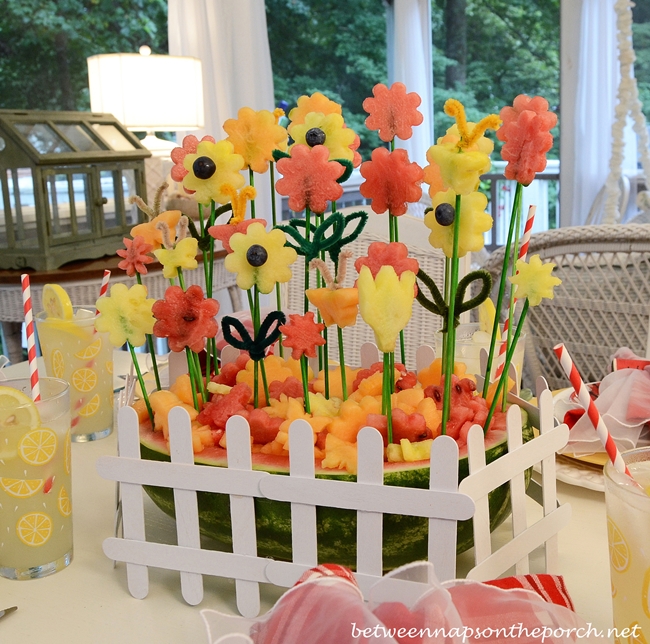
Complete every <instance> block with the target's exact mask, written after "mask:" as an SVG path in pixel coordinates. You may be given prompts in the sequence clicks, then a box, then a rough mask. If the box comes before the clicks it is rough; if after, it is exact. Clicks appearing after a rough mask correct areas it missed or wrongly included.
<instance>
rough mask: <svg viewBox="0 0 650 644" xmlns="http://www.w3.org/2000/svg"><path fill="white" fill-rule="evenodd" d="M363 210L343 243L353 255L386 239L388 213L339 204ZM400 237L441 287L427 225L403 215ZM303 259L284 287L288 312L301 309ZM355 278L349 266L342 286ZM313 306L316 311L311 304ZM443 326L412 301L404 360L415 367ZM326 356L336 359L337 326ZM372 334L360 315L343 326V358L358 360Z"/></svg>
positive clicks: (438, 255) (441, 267) (439, 262)
mask: <svg viewBox="0 0 650 644" xmlns="http://www.w3.org/2000/svg"><path fill="white" fill-rule="evenodd" d="M359 210H365V211H366V212H369V213H370V217H369V219H368V224H367V225H366V227H365V228H364V230H363V232H362V234H361V235H360V236H359V238H358V239H356V240H355V241H354V242H352V243H351V244H349V245H347V246H346V249H350V250H351V251H352V253H353V257H354V258H357V257H361V256H363V255H367V253H368V246H369V244H371V243H372V242H374V241H384V242H385V241H388V221H387V219H388V218H387V216H386V215H382V216H378V215H376V214H375V213H373V212H372V211H371V210H370V209H369V207H368V206H353V207H350V208H342V209H341V212H342V213H344V214H348V213H350V212H358V211H359ZM399 234H400V241H401V242H403V243H404V244H406V246H407V247H408V249H409V256H410V257H414V258H415V259H417V260H418V262H419V263H420V267H421V268H422V269H423V270H424V271H426V272H427V273H428V274H429V275H430V276H431V277H432V278H433V279H434V280H435V282H436V284H437V285H438V287H439V288H441V289H442V287H443V284H444V274H445V256H444V254H443V253H442V251H439V250H437V249H435V248H432V247H431V246H430V245H429V243H428V237H429V229H428V228H427V227H426V226H425V225H424V222H423V221H422V219H419V218H417V217H412V216H410V215H403V216H401V217H400V218H399ZM468 265H469V255H468V256H467V257H466V258H464V261H462V263H461V267H460V273H461V275H464V274H465V272H466V271H467V266H468ZM303 267H304V261H303V258H302V257H299V258H298V261H297V262H296V264H294V267H293V274H294V278H293V279H292V280H291V282H289V284H288V288H286V289H285V293H284V295H285V299H284V307H283V308H284V310H285V311H288V312H294V313H296V312H300V313H302V311H303V308H304V291H303V280H302V277H301V276H302V275H303V274H304V268H303ZM356 278H357V272H356V271H355V270H354V268H353V267H352V266H350V267H349V268H348V272H347V275H346V279H345V282H344V285H345V286H352V285H353V283H354V281H355V280H356ZM314 281H315V278H314V275H313V274H312V277H311V284H312V288H313V287H314ZM311 309H312V310H314V311H315V309H314V308H313V307H311ZM441 326H442V319H441V318H440V317H438V316H436V315H433V314H432V313H430V312H429V311H427V310H426V309H424V308H423V307H422V306H420V305H419V304H418V303H417V302H414V304H413V315H412V317H411V320H410V322H409V323H408V325H407V327H406V329H405V331H404V337H405V350H406V364H407V366H408V368H409V369H415V366H416V364H415V352H416V351H417V348H418V347H419V346H421V345H424V344H428V345H430V346H435V340H434V338H435V334H436V332H437V331H438V330H439V329H440V328H441ZM328 332H329V336H328V346H329V356H330V359H331V360H333V361H336V362H338V342H337V337H336V328H335V327H330V328H329V329H328ZM374 341H375V336H374V333H373V331H372V329H371V328H370V327H369V326H368V325H367V324H365V323H364V322H363V321H362V320H361V318H360V317H358V318H357V324H356V325H354V326H352V327H347V328H345V329H343V342H344V346H345V355H346V362H349V364H350V365H354V364H358V360H359V355H358V352H359V349H360V347H361V345H362V344H364V343H365V342H374ZM396 357H397V360H398V361H399V360H400V354H399V348H398V349H397V351H396Z"/></svg>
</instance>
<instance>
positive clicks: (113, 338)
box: [95, 283, 156, 347]
mask: <svg viewBox="0 0 650 644" xmlns="http://www.w3.org/2000/svg"><path fill="white" fill-rule="evenodd" d="M155 301H156V300H155V299H153V298H150V299H147V287H146V286H143V285H142V284H134V285H133V286H132V287H131V288H127V286H126V284H122V283H118V284H114V285H113V286H112V287H111V290H110V295H109V296H105V297H100V298H99V299H98V300H97V305H96V306H97V310H98V311H99V314H100V315H99V317H98V318H97V321H96V322H95V327H96V329H97V330H98V331H99V332H101V333H108V334H109V340H110V342H111V344H112V345H113V346H116V347H121V346H122V345H123V344H124V343H125V342H129V343H130V344H132V345H133V346H134V347H139V346H141V345H143V344H144V342H145V339H146V338H145V335H146V334H147V333H151V332H152V331H153V325H154V323H155V321H156V320H155V318H154V317H153V315H152V313H151V307H152V306H153V304H154V302H155Z"/></svg>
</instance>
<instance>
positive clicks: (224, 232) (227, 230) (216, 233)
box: [208, 219, 266, 253]
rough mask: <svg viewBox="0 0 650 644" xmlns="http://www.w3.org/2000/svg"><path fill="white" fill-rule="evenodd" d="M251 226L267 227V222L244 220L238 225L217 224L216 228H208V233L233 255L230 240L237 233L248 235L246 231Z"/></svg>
mask: <svg viewBox="0 0 650 644" xmlns="http://www.w3.org/2000/svg"><path fill="white" fill-rule="evenodd" d="M251 224H262V226H264V227H266V220H265V219H244V221H240V222H239V223H236V224H217V225H216V226H210V228H208V232H209V233H210V235H212V237H214V238H215V239H218V240H219V241H220V242H221V243H222V244H223V247H224V249H225V250H226V252H228V253H232V252H233V251H232V248H231V247H230V238H231V237H232V236H233V235H234V234H235V233H242V234H244V235H245V234H246V231H247V230H248V227H249V226H250V225H251Z"/></svg>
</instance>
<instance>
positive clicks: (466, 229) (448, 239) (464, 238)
mask: <svg viewBox="0 0 650 644" xmlns="http://www.w3.org/2000/svg"><path fill="white" fill-rule="evenodd" d="M455 204H456V193H455V192H454V191H453V190H451V189H450V190H447V191H446V192H439V193H438V194H437V195H435V197H434V198H433V201H432V202H431V210H430V211H429V212H428V213H427V214H426V215H425V217H424V224H425V225H426V226H427V228H430V229H431V234H430V235H429V243H430V244H431V245H432V246H433V247H434V248H440V249H441V250H442V252H443V253H444V254H445V255H446V256H447V257H452V256H453V253H454V220H455V218H456V210H455ZM487 204H488V201H487V197H486V196H485V195H484V194H483V193H482V192H472V193H471V194H468V195H464V196H463V198H462V199H461V200H460V227H459V231H458V257H464V256H465V255H467V253H476V252H478V251H479V250H481V248H483V246H484V244H485V238H484V237H483V233H485V232H487V231H488V230H490V229H491V228H492V217H490V215H488V213H487V212H485V209H486V208H487Z"/></svg>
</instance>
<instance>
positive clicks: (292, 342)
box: [280, 311, 325, 360]
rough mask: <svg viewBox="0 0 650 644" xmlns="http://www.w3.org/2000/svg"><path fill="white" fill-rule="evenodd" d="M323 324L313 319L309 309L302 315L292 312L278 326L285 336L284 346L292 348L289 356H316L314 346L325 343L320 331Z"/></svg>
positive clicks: (295, 358)
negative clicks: (287, 319) (286, 319)
mask: <svg viewBox="0 0 650 644" xmlns="http://www.w3.org/2000/svg"><path fill="white" fill-rule="evenodd" d="M324 328H325V325H324V324H322V323H319V322H316V320H314V314H313V313H312V312H311V311H309V312H308V313H305V314H304V315H298V314H297V313H292V314H291V315H289V322H288V323H287V324H283V325H282V326H281V327H280V331H282V333H283V334H284V336H285V339H284V342H283V344H284V346H285V347H289V348H290V349H292V351H291V357H292V358H293V359H294V360H299V359H300V358H301V357H302V356H307V357H309V358H315V357H316V347H319V346H322V345H324V344H325V338H324V337H323V336H322V335H321V331H322V330H323V329H324Z"/></svg>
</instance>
